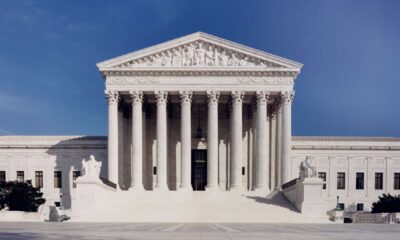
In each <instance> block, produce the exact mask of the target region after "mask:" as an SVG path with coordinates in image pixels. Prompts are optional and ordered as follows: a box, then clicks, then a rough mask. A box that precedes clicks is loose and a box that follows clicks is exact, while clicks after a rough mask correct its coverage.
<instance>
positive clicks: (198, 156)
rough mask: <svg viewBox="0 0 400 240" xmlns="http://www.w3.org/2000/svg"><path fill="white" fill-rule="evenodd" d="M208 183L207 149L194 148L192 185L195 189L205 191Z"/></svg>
mask: <svg viewBox="0 0 400 240" xmlns="http://www.w3.org/2000/svg"><path fill="white" fill-rule="evenodd" d="M206 185H207V150H199V149H194V150H192V186H193V190H194V191H204V190H205V187H206Z"/></svg>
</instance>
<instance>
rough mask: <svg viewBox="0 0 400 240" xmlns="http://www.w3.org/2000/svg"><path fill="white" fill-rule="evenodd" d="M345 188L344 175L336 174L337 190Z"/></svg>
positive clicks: (341, 173) (342, 173)
mask: <svg viewBox="0 0 400 240" xmlns="http://www.w3.org/2000/svg"><path fill="white" fill-rule="evenodd" d="M345 188H346V173H344V172H338V173H337V189H345Z"/></svg>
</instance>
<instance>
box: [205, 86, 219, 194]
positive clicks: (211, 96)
mask: <svg viewBox="0 0 400 240" xmlns="http://www.w3.org/2000/svg"><path fill="white" fill-rule="evenodd" d="M207 98H208V123H207V124H208V131H207V186H206V190H207V191H208V190H217V189H218V99H219V92H217V91H209V92H207Z"/></svg>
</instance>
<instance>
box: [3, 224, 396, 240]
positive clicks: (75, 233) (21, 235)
mask: <svg viewBox="0 0 400 240" xmlns="http://www.w3.org/2000/svg"><path fill="white" fill-rule="evenodd" d="M399 235H400V228H399V227H398V225H392V224H373V225H372V224H356V225H343V224H238V223H231V224H226V223H221V224H219V223H215V224H211V223H203V224H201V223H175V224H174V223H142V224H140V223H133V224H132V223H116V224H110V223H96V224H93V223H66V224H65V223H62V224H57V223H2V224H1V225H0V239H4V240H22V239H24V240H36V239H40V240H51V239H59V240H63V239H86V240H101V239H121V240H123V239H149V240H151V239H165V240H169V239H176V240H178V239H182V240H190V239H205V240H214V239H215V240H217V239H218V240H223V239H254V240H258V239H269V240H286V239H288V240H289V239H296V240H301V239H307V240H313V239H316V240H336V239H348V240H351V239H363V240H375V239H398V237H399Z"/></svg>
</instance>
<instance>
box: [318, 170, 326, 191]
mask: <svg viewBox="0 0 400 240" xmlns="http://www.w3.org/2000/svg"><path fill="white" fill-rule="evenodd" d="M318 177H319V178H321V179H322V181H324V185H322V189H326V172H319V173H318Z"/></svg>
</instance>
